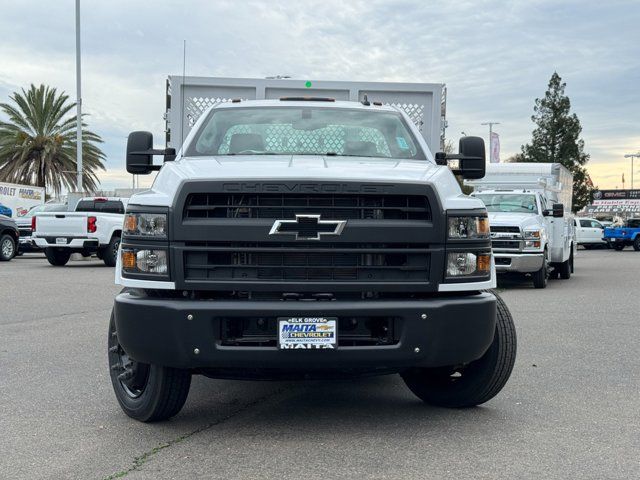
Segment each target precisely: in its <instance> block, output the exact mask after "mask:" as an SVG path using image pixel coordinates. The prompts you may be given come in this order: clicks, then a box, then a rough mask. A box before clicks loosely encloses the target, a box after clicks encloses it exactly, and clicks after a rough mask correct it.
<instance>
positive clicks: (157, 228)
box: [124, 212, 167, 238]
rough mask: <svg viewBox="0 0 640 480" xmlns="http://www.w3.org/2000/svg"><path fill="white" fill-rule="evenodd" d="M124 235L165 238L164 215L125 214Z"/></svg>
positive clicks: (165, 223)
mask: <svg viewBox="0 0 640 480" xmlns="http://www.w3.org/2000/svg"><path fill="white" fill-rule="evenodd" d="M124 235H137V236H141V237H149V238H166V237H167V214H166V213H138V212H132V213H127V214H126V215H125V217H124Z"/></svg>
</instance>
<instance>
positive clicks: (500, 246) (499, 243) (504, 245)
mask: <svg viewBox="0 0 640 480" xmlns="http://www.w3.org/2000/svg"><path fill="white" fill-rule="evenodd" d="M491 248H493V249H494V250H504V249H507V250H518V249H520V242H519V241H518V240H493V241H492V242H491Z"/></svg>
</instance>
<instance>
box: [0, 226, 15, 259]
mask: <svg viewBox="0 0 640 480" xmlns="http://www.w3.org/2000/svg"><path fill="white" fill-rule="evenodd" d="M15 256H16V241H15V240H14V239H13V237H12V236H11V235H9V234H8V233H7V234H4V235H2V237H0V262H8V261H9V260H11V259H12V258H13V257H15Z"/></svg>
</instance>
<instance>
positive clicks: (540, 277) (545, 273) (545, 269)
mask: <svg viewBox="0 0 640 480" xmlns="http://www.w3.org/2000/svg"><path fill="white" fill-rule="evenodd" d="M531 277H532V278H533V287H534V288H546V287H547V280H548V279H549V259H548V255H547V251H546V250H545V252H544V261H543V262H542V267H541V268H540V270H538V271H537V272H534V273H532V274H531Z"/></svg>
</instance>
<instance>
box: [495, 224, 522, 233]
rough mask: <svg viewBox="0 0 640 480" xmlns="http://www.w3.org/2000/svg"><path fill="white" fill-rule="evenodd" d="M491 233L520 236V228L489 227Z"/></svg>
mask: <svg viewBox="0 0 640 480" xmlns="http://www.w3.org/2000/svg"><path fill="white" fill-rule="evenodd" d="M491 233H517V234H518V235H520V227H502V226H497V225H496V226H494V225H491Z"/></svg>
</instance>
